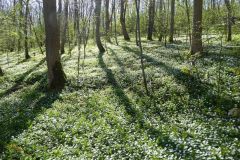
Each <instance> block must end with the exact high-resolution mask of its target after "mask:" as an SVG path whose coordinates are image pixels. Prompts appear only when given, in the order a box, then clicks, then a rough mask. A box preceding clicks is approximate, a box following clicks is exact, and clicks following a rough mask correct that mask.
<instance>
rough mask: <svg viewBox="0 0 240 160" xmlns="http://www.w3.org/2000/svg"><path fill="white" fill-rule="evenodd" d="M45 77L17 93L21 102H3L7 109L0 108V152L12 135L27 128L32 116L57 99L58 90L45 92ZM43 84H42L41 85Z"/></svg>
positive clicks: (4, 148) (32, 118)
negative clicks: (31, 86)
mask: <svg viewBox="0 0 240 160" xmlns="http://www.w3.org/2000/svg"><path fill="white" fill-rule="evenodd" d="M46 81H47V78H46V77H44V78H42V79H41V80H40V81H38V82H39V83H38V84H37V85H36V87H33V88H31V89H28V91H24V92H22V93H21V94H20V95H19V98H20V99H21V102H20V103H19V102H14V103H9V102H3V103H5V104H3V105H5V106H6V108H8V107H9V108H8V109H9V110H6V109H4V108H2V111H1V112H0V115H1V114H2V115H1V116H2V119H1V121H0V128H1V130H0V154H1V153H2V152H4V151H5V150H6V149H7V145H8V143H9V142H10V141H11V139H12V137H15V136H17V135H19V134H21V133H22V132H23V131H24V130H25V129H27V128H28V127H29V126H30V125H31V122H32V121H33V120H34V118H35V117H36V116H37V115H39V114H40V113H42V111H43V109H44V108H49V107H51V106H52V104H53V103H54V102H55V100H57V99H58V97H59V93H58V92H46V90H45V88H46V86H45V84H46ZM43 84H44V86H43Z"/></svg>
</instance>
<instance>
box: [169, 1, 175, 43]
mask: <svg viewBox="0 0 240 160" xmlns="http://www.w3.org/2000/svg"><path fill="white" fill-rule="evenodd" d="M174 20H175V0H171V18H170V35H169V42H170V43H173V35H174Z"/></svg>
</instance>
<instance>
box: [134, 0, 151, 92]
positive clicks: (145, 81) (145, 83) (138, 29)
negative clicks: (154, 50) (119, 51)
mask: <svg viewBox="0 0 240 160" xmlns="http://www.w3.org/2000/svg"><path fill="white" fill-rule="evenodd" d="M135 3H136V11H137V19H136V20H137V22H136V23H137V37H138V45H139V49H140V58H141V69H142V76H143V84H144V87H145V90H146V94H147V95H148V96H149V91H148V87H147V79H146V74H145V70H144V62H143V48H142V40H141V29H140V15H139V10H140V0H135Z"/></svg>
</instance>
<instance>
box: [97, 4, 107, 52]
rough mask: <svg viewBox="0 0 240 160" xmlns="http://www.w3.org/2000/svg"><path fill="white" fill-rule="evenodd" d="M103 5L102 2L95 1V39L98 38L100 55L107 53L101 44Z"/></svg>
mask: <svg viewBox="0 0 240 160" xmlns="http://www.w3.org/2000/svg"><path fill="white" fill-rule="evenodd" d="M101 5H102V0H95V6H96V8H95V18H96V33H95V36H96V37H95V38H96V43H97V47H98V49H99V52H100V53H103V52H105V48H104V47H103V45H102V42H101V33H100V25H101Z"/></svg>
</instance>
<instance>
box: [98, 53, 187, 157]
mask: <svg viewBox="0 0 240 160" xmlns="http://www.w3.org/2000/svg"><path fill="white" fill-rule="evenodd" d="M98 61H99V65H100V67H101V68H102V69H103V71H104V72H105V73H106V76H107V80H108V83H109V84H110V85H111V86H112V89H113V92H114V94H115V95H116V96H117V98H118V101H119V103H120V105H123V106H124V109H125V111H126V114H127V115H129V116H130V119H129V120H128V121H129V123H133V124H135V125H137V126H139V128H140V129H141V130H144V131H146V132H147V133H148V134H149V136H150V137H151V138H153V139H155V140H156V142H157V144H158V146H161V147H166V148H168V149H174V150H176V152H177V154H178V155H179V156H180V157H181V156H182V155H183V152H185V153H187V154H190V153H188V151H186V150H184V149H180V148H177V144H176V143H175V142H174V141H173V140H172V139H171V138H170V136H169V135H166V134H164V133H163V132H162V131H161V130H160V129H157V128H154V127H153V126H151V125H149V124H148V123H147V122H145V121H144V117H143V113H141V112H140V111H139V110H138V109H136V108H135V107H134V106H133V104H132V102H131V101H130V99H129V98H128V96H127V95H126V94H125V92H124V91H123V90H122V88H121V86H120V85H119V83H118V82H117V80H116V79H115V76H114V74H113V72H112V70H111V69H109V68H108V67H107V65H106V64H105V62H104V59H103V54H102V53H99V56H98ZM140 132H141V131H140Z"/></svg>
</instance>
